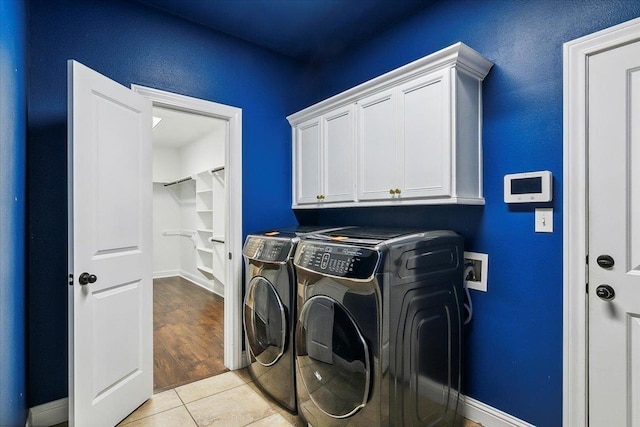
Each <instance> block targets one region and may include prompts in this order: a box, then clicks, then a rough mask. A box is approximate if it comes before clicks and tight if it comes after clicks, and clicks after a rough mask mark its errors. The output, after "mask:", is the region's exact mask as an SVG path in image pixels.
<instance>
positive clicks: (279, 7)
mask: <svg viewBox="0 0 640 427" xmlns="http://www.w3.org/2000/svg"><path fill="white" fill-rule="evenodd" d="M137 1H139V2H141V3H145V4H147V5H149V6H152V7H155V8H158V9H161V10H163V11H165V12H168V13H171V14H174V15H177V16H180V17H182V18H185V19H188V20H190V21H193V22H197V23H199V24H202V25H204V26H207V27H209V28H212V29H214V30H217V31H220V32H222V33H225V34H228V35H230V36H233V37H236V38H239V39H242V40H245V41H248V42H250V43H253V44H256V45H259V46H262V47H264V48H267V49H270V50H272V51H275V52H278V53H280V54H283V55H286V56H289V57H292V58H296V59H299V60H302V61H323V60H327V59H329V58H331V57H333V56H336V55H338V54H340V53H342V52H344V51H345V50H347V49H348V48H349V47H351V46H354V45H356V44H358V43H360V42H363V41H364V40H366V39H368V38H371V37H374V36H375V35H377V34H380V33H381V32H383V31H385V30H386V29H388V28H390V27H392V26H393V25H395V24H396V23H398V22H400V21H402V20H404V19H406V18H407V17H409V16H411V15H412V14H414V13H416V12H417V11H419V10H421V9H424V8H425V7H426V6H428V5H429V4H431V3H432V2H433V1H434V0H137Z"/></svg>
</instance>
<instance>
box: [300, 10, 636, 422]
mask: <svg viewBox="0 0 640 427" xmlns="http://www.w3.org/2000/svg"><path fill="white" fill-rule="evenodd" d="M638 16H640V2H638V1H637V0H628V1H612V0H599V1H595V2H587V1H560V0H536V1H514V0H492V1H477V0H471V1H440V2H436V3H435V4H433V5H431V6H430V7H428V8H427V9H425V10H424V11H423V12H421V13H420V14H417V15H415V16H414V17H412V18H411V19H410V20H407V21H405V22H404V23H402V24H401V25H400V26H397V27H394V28H393V29H392V30H391V31H388V32H386V33H384V34H382V35H380V36H379V37H377V38H376V39H374V40H372V41H370V42H368V43H367V44H365V45H361V46H359V47H358V48H357V49H354V50H351V51H349V52H348V54H347V55H344V56H343V57H341V58H339V59H338V60H336V61H335V62H333V63H331V64H326V65H325V67H323V69H322V70H321V71H319V72H318V75H317V77H316V80H317V81H319V82H322V83H323V85H322V87H321V88H320V92H319V96H318V99H316V100H312V101H310V103H312V102H314V101H317V100H319V99H321V98H326V97H328V96H331V95H334V94H336V93H338V92H340V91H343V90H345V89H348V88H349V87H352V86H354V85H356V84H359V83H361V82H363V81H366V80H368V79H370V78H373V77H375V76H377V75H380V74H382V73H384V72H387V71H389V70H391V69H394V68H396V67H398V66H401V65H404V64H406V63H408V62H410V61H413V60H415V59H417V58H420V57H422V56H425V55H427V54H429V53H432V52H435V51H437V50H439V49H442V48H444V47H447V46H449V45H451V44H453V43H455V42H458V41H462V42H464V43H466V44H468V45H469V46H471V47H472V48H474V49H476V50H477V51H479V52H480V53H482V54H483V55H484V56H486V57H487V58H489V59H491V60H492V61H494V62H495V65H494V67H493V69H492V70H491V72H490V73H489V75H488V77H487V78H486V79H485V82H484V87H483V90H484V92H483V94H484V124H483V126H484V128H483V144H484V190H485V198H486V205H485V206H484V207H465V206H454V207H394V208H387V209H380V208H378V209H371V208H360V209H349V210H330V211H329V210H323V211H319V212H316V213H315V215H317V221H318V222H319V223H320V224H322V225H329V224H331V225H333V224H344V223H350V224H359V225H398V226H412V227H424V228H447V229H453V230H457V231H459V232H460V233H461V234H463V235H464V237H465V239H466V245H467V248H468V250H472V251H475V252H484V253H488V254H489V280H488V292H487V293H479V292H475V291H472V297H473V303H474V310H475V311H474V313H475V316H474V320H473V322H472V324H471V326H470V327H469V328H468V330H467V331H466V345H467V347H466V349H467V359H466V366H465V383H464V384H465V390H464V392H465V394H467V395H469V396H471V397H473V398H476V399H478V400H480V401H482V402H485V403H487V404H489V405H491V406H494V407H496V408H498V409H501V410H503V411H505V412H508V413H510V414H513V415H515V416H517V417H518V418H521V419H523V420H525V421H528V422H530V423H533V424H535V425H538V426H560V425H561V423H562V44H563V43H564V42H567V41H569V40H572V39H574V38H577V37H580V36H583V35H586V34H589V33H591V32H594V31H597V30H600V29H603V28H606V27H609V26H611V25H615V24H618V23H620V22H623V21H626V20H629V19H632V18H635V17H638ZM543 169H548V170H550V171H552V172H553V175H554V201H553V203H551V204H549V205H548V206H551V207H553V208H554V233H553V234H536V233H534V229H533V228H534V213H533V207H532V206H524V207H517V208H516V207H509V206H507V205H506V204H505V203H504V202H503V194H502V191H503V184H502V179H503V176H504V175H505V174H507V173H513V172H525V171H533V170H543ZM309 215H310V213H304V214H303V215H301V218H303V217H308V216H309Z"/></svg>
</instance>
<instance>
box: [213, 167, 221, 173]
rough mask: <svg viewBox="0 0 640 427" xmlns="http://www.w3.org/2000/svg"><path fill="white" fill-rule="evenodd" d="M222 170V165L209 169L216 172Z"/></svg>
mask: <svg viewBox="0 0 640 427" xmlns="http://www.w3.org/2000/svg"><path fill="white" fill-rule="evenodd" d="M223 170H224V166H220V167H217V168H213V169H211V173H216V172H220V171H223Z"/></svg>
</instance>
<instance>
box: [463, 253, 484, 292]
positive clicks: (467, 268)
mask: <svg viewBox="0 0 640 427" xmlns="http://www.w3.org/2000/svg"><path fill="white" fill-rule="evenodd" d="M488 271H489V254H481V253H477V252H465V253H464V283H465V285H466V286H467V288H469V289H475V290H477V291H481V292H487V275H488Z"/></svg>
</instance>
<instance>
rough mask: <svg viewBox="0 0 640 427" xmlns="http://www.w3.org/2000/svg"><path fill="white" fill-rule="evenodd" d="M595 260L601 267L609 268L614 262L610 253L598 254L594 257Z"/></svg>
mask: <svg viewBox="0 0 640 427" xmlns="http://www.w3.org/2000/svg"><path fill="white" fill-rule="evenodd" d="M596 261H597V263H598V265H599V266H600V267H602V268H611V267H613V264H615V261H614V260H613V257H612V256H611V255H600V256H599V257H598V258H597V259H596Z"/></svg>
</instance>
